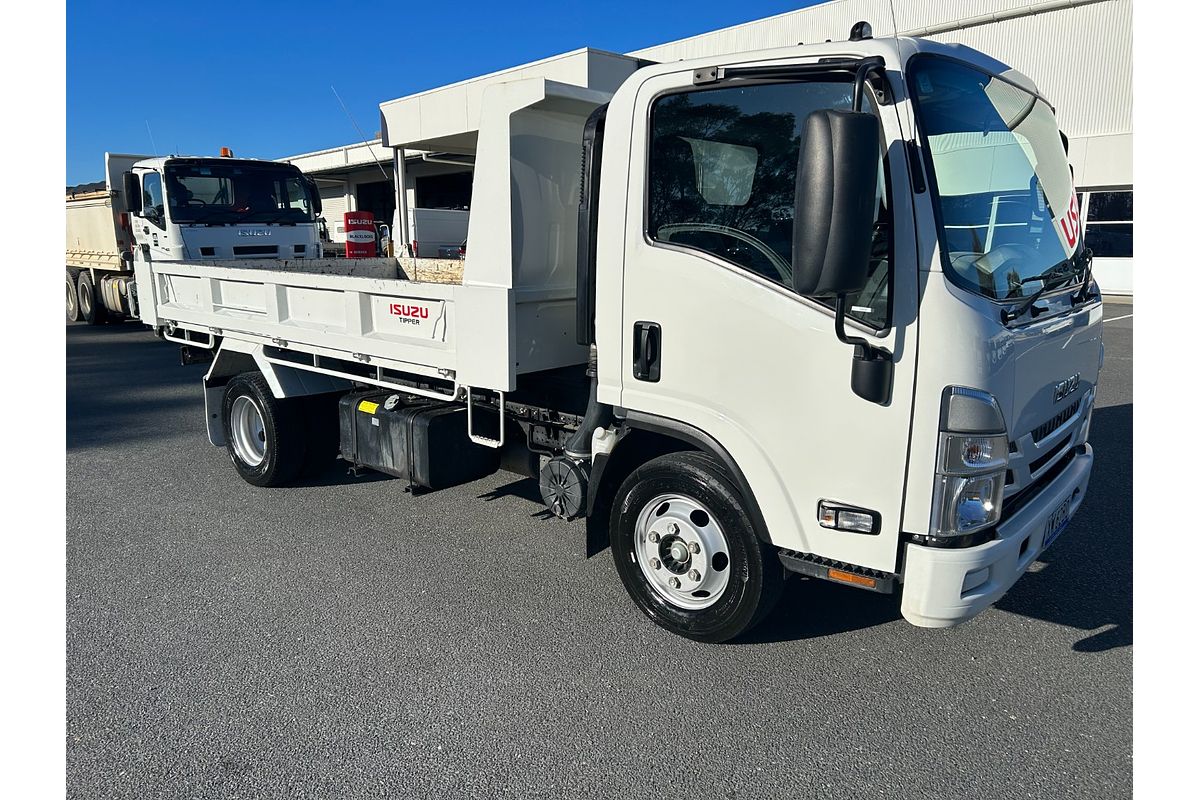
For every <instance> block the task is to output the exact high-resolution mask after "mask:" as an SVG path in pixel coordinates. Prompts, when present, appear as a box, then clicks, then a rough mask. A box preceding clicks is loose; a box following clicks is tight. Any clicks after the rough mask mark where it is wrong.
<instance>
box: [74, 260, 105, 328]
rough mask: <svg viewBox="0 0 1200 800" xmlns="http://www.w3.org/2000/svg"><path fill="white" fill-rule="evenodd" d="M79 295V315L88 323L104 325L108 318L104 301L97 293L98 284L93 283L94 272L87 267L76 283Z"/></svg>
mask: <svg viewBox="0 0 1200 800" xmlns="http://www.w3.org/2000/svg"><path fill="white" fill-rule="evenodd" d="M76 286H77V287H78V296H79V316H80V317H82V318H83V321H84V322H86V323H87V324H88V325H103V324H104V322H105V320H106V319H107V318H108V314H107V313H106V312H105V308H104V303H103V302H102V301H101V300H100V298H99V297H98V296H97V295H96V285H95V284H94V283H92V273H90V272H88V271H87V270H86V269H85V270H83V271H82V272H80V273H79V281H78V283H77V284H76Z"/></svg>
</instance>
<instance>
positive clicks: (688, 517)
mask: <svg viewBox="0 0 1200 800" xmlns="http://www.w3.org/2000/svg"><path fill="white" fill-rule="evenodd" d="M610 525H611V528H610V531H611V544H612V552H613V558H614V559H615V561H616V567H617V573H618V574H619V575H620V576H621V582H622V583H624V584H625V589H626V591H628V592H629V596H630V597H631V598H633V602H634V603H635V604H636V605H637V607H638V608H639V609H641V610H642V612H643V613H644V614H645V615H646V616H648V617H649V618H650V619H651V620H653V621H654V622H655V623H656V624H658V625H660V626H661V627H663V628H666V629H667V630H669V631H671V632H672V633H677V634H679V635H680V636H685V637H687V638H689V639H695V640H697V641H701V642H723V641H726V640H728V639H732V638H734V637H736V636H739V635H741V634H742V633H745V632H746V631H748V630H750V629H751V628H752V627H754V626H755V625H757V624H758V623H759V622H761V621H762V620H763V619H764V618H765V617H766V616H767V614H768V613H770V611H771V609H772V608H773V607H774V605H775V603H776V601H777V600H778V599H779V594H780V590H781V588H782V586H783V578H784V574H783V566H782V564H780V562H779V558H778V557H777V556H776V554H775V553H774V552H773V550H772V549H771V548H770V547H769V546H768V545H764V544H763V542H762V541H760V540H759V538H758V536H757V535H756V534H755V530H754V523H753V521H752V520H751V517H750V514H749V512H748V510H747V507H746V503H745V501H744V500H743V499H742V497H741V495H740V494H739V493H738V490H737V489H736V488H735V487H734V485H733V483H732V482H731V481H730V480H729V478H728V476H727V475H726V474H725V471H724V470H723V469H722V468H721V467H720V465H719V464H718V463H717V462H716V460H715V459H713V458H711V457H710V456H708V455H706V454H704V453H696V452H684V453H669V454H667V455H664V456H659V457H658V458H655V459H652V460H651V461H648V462H646V463H645V464H643V465H642V466H641V467H639V468H638V469H636V470H634V471H633V473H632V474H631V475H630V476H629V477H628V478H627V479H626V480H625V482H624V483H623V484H622V485H621V488H620V489H619V490H618V491H617V496H616V498H615V501H614V503H613V507H612V517H611V521H610Z"/></svg>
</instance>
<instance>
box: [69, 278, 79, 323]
mask: <svg viewBox="0 0 1200 800" xmlns="http://www.w3.org/2000/svg"><path fill="white" fill-rule="evenodd" d="M67 322H79V290H78V289H77V288H76V286H75V276H74V275H72V274H71V270H67Z"/></svg>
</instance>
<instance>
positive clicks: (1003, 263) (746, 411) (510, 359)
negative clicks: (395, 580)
mask: <svg viewBox="0 0 1200 800" xmlns="http://www.w3.org/2000/svg"><path fill="white" fill-rule="evenodd" d="M589 52H594V51H589ZM609 66H610V67H611V68H610V69H606V70H592V71H590V72H589V74H591V75H597V76H599V77H598V78H597V79H596V82H595V83H590V84H589V85H572V84H568V83H564V82H562V81H558V80H554V79H552V78H550V77H546V76H545V75H538V74H536V71H534V72H532V73H531V72H530V71H526V72H524V73H522V75H520V76H514V77H513V79H512V80H503V81H500V80H493V81H475V82H471V83H468V84H463V85H456V86H452V87H446V88H445V89H443V90H435V91H434V92H427V93H423V94H422V95H419V96H415V97H414V98H412V101H413V102H412V104H406V103H405V102H404V100H403V99H402V100H401V101H396V102H392V103H389V104H386V105H385V106H384V107H383V117H384V119H383V123H384V129H385V132H384V144H385V145H386V146H389V147H393V148H396V149H397V150H398V151H399V152H400V155H401V157H402V151H403V149H404V148H406V147H408V148H412V149H429V150H432V149H440V150H450V149H451V148H457V151H458V152H469V153H470V154H472V155H473V156H474V158H475V161H474V163H475V170H474V177H473V180H474V192H473V198H472V204H471V208H472V222H471V227H470V233H469V239H468V241H469V245H470V246H469V247H468V249H467V255H466V259H465V261H464V262H463V265H462V266H463V270H462V274H461V279H459V280H457V281H456V282H454V283H432V282H425V281H421V280H415V279H413V276H412V274H410V270H409V265H408V264H407V262H398V261H395V260H386V259H376V260H372V261H370V263H358V264H347V263H345V262H342V264H340V265H339V264H338V263H337V262H335V261H333V260H331V261H329V262H321V263H313V264H311V265H308V269H309V271H306V272H302V271H296V270H292V269H289V270H283V269H278V268H275V267H272V265H271V264H269V263H263V262H259V263H250V262H247V263H246V264H238V263H237V262H224V263H220V264H207V263H204V262H203V261H201V260H197V259H194V258H192V259H188V260H181V259H178V258H172V259H170V260H164V259H162V258H160V257H159V251H158V250H155V249H154V248H153V247H148V246H147V245H152V241H149V240H148V237H149V236H150V234H151V233H153V231H152V230H151V229H150V227H149V226H148V225H147V224H146V223H145V222H144V220H145V217H144V214H145V213H146V210H145V208H144V207H143V209H141V210H137V211H135V219H136V221H135V224H134V226H133V229H134V236H135V238H136V240H137V242H138V244H139V247H138V248H137V249H136V250H135V251H134V270H135V273H136V277H137V287H138V293H139V295H140V298H141V307H140V310H141V318H142V319H143V320H144V321H145V322H146V323H147V324H149V325H152V326H155V327H156V328H157V329H158V330H160V331H161V332H163V334H164V335H165V336H166V337H167V338H169V339H172V340H175V341H178V342H180V343H181V344H183V345H184V347H185V348H186V350H185V352H186V354H188V358H190V359H192V360H195V359H198V358H206V359H207V358H211V366H210V367H209V369H208V373H207V375H206V376H205V378H204V397H205V402H206V410H207V416H208V435H209V440H210V442H211V443H212V444H214V445H219V446H224V447H225V448H227V450H228V454H229V457H230V459H231V460H232V462H233V465H234V467H235V468H236V469H237V471H238V472H239V473H240V474H241V476H242V477H243V478H245V480H247V481H248V482H250V483H251V484H254V485H257V486H275V485H279V484H284V483H287V482H289V481H292V480H294V479H296V478H297V476H298V475H300V474H301V472H302V470H304V469H306V468H309V467H313V466H319V465H321V464H327V463H328V462H329V461H330V460H332V459H333V458H334V457H335V456H337V455H340V457H341V458H343V459H344V460H346V461H348V462H350V463H351V464H352V465H354V467H355V468H371V469H375V470H380V471H383V472H386V473H389V474H392V475H396V476H400V477H402V478H405V479H407V481H408V482H409V484H411V485H414V486H421V487H426V488H431V489H436V488H441V487H443V486H447V485H451V484H455V483H460V482H464V481H467V480H471V479H475V478H478V477H480V476H482V475H485V474H488V473H490V472H493V471H495V470H497V469H507V470H511V471H516V472H524V473H525V474H528V475H530V476H536V477H537V479H538V480H539V482H540V487H541V493H542V497H543V498H544V500H545V502H546V504H547V506H548V508H549V509H550V510H551V511H552V512H553V513H554V514H556V515H558V516H560V517H563V518H567V519H570V518H575V517H586V519H587V523H586V536H587V541H588V551H589V555H590V554H592V553H594V552H598V551H599V550H600V549H602V548H603V546H604V545H605V544H608V545H611V550H612V553H613V557H614V558H615V562H616V568H617V572H618V573H619V575H620V577H621V580H622V581H623V582H624V585H625V587H626V589H627V590H628V592H629V595H630V596H631V597H632V599H633V601H634V603H635V605H636V606H637V607H638V608H639V609H641V611H643V612H644V613H645V614H646V615H647V616H648V617H650V619H652V620H653V621H654V622H656V623H657V624H659V625H661V626H662V627H664V628H666V629H668V630H670V631H673V632H675V633H678V634H680V635H683V636H687V637H690V638H693V639H697V640H703V641H713V642H715V641H723V640H727V639H730V638H732V637H735V636H737V635H739V634H741V633H743V632H744V631H746V630H748V629H749V628H751V627H752V626H753V625H755V624H756V623H757V622H759V621H760V620H762V619H763V618H764V616H765V615H766V614H767V612H768V611H769V610H770V609H771V607H772V604H773V603H775V601H776V599H777V598H778V596H779V593H780V587H781V584H782V583H783V581H784V579H785V578H786V577H787V576H788V575H790V574H796V573H798V574H801V575H806V576H810V577H815V578H819V579H827V580H832V581H836V582H840V583H843V584H845V585H847V586H848V587H857V588H858V589H861V590H870V591H875V592H881V593H900V595H901V598H900V606H901V611H902V613H903V615H904V617H905V618H906V619H907V620H909V621H910V622H911V623H913V624H915V625H919V626H926V627H944V626H950V625H954V624H956V623H960V622H963V621H964V620H967V619H969V618H971V617H973V616H974V615H976V614H978V613H979V612H981V611H982V610H984V609H985V608H986V607H987V606H989V605H990V604H992V603H994V602H995V601H996V600H997V599H998V598H1000V597H1001V595H1003V594H1004V592H1005V591H1006V590H1007V589H1008V588H1009V587H1010V586H1011V585H1012V584H1013V583H1014V582H1015V581H1016V580H1017V579H1018V578H1019V577H1020V576H1021V574H1022V573H1023V572H1024V571H1025V569H1026V568H1027V567H1028V566H1029V565H1030V563H1031V562H1032V561H1033V560H1034V559H1035V558H1037V557H1038V555H1039V554H1040V553H1041V552H1042V551H1043V550H1044V549H1045V548H1047V547H1049V546H1050V544H1051V542H1052V541H1053V540H1054V539H1055V538H1056V537H1057V536H1058V535H1059V534H1060V533H1061V531H1062V530H1063V528H1064V527H1065V526H1066V525H1067V522H1068V521H1069V520H1070V518H1071V516H1072V515H1073V514H1074V513H1075V512H1076V510H1077V509H1078V508H1079V504H1080V503H1081V502H1082V500H1083V496H1084V492H1085V491H1086V489H1087V484H1088V477H1089V474H1090V472H1091V468H1092V451H1091V448H1090V447H1089V445H1088V444H1087V438H1088V427H1089V424H1090V421H1091V418H1092V406H1093V401H1094V399H1095V392H1096V382H1097V379H1098V374H1099V370H1100V367H1101V363H1102V361H1103V345H1102V342H1101V306H1100V297H1099V290H1098V287H1097V286H1096V284H1095V282H1094V281H1093V280H1092V279H1091V275H1090V261H1089V256H1090V254H1089V253H1088V252H1087V251H1085V250H1083V249H1081V243H1080V237H1079V221H1078V210H1077V204H1076V198H1075V192H1074V189H1073V185H1072V174H1071V168H1070V167H1069V165H1068V160H1067V153H1066V147H1065V141H1066V140H1065V139H1064V138H1063V137H1062V136H1061V134H1060V132H1059V130H1058V128H1057V126H1056V124H1055V119H1054V114H1053V110H1052V107H1051V105H1050V103H1049V102H1048V101H1047V100H1046V99H1044V98H1042V97H1041V96H1040V95H1039V94H1038V90H1037V89H1036V87H1035V86H1034V85H1033V84H1032V83H1031V82H1030V81H1029V80H1028V79H1027V78H1026V77H1025V76H1023V75H1021V74H1019V73H1017V72H1015V71H1013V70H1011V69H1009V68H1008V67H1006V66H1005V65H1004V64H1001V63H999V62H997V61H995V60H994V59H992V58H989V57H988V56H986V55H984V54H982V53H979V52H976V51H974V50H971V49H968V48H966V47H962V46H955V45H946V44H940V43H936V42H931V41H924V40H913V39H904V38H901V39H887V40H874V39H871V38H869V36H867V35H865V34H864V32H863V31H862V29H861V28H859V29H858V30H857V31H856V32H855V34H854V35H852V37H851V40H850V41H847V42H831V43H826V44H820V45H813V46H800V47H795V48H786V49H775V50H766V51H761V52H752V53H743V54H739V55H726V56H719V57H710V58H704V59H700V60H695V61H682V62H677V63H671V64H646V63H645V62H636V61H633V60H632V59H628V60H626V61H625V62H620V63H617V64H615V65H614V64H610V65H609ZM618 67H619V69H618ZM605 81H607V83H605ZM471 93H474V94H471ZM427 108H440V109H446V112H445V114H437V115H435V114H432V113H426V114H423V115H422V114H419V113H417V112H418V110H419V109H427ZM456 120H457V122H456ZM451 124H456V125H458V126H459V127H458V129H457V130H450V129H448V128H447V126H448V125H451ZM581 145H582V147H581ZM581 156H582V158H581ZM172 255H177V254H175V253H172ZM339 270H342V271H343V274H339V272H338V271H339ZM347 535H351V534H349V533H348V534H347ZM397 535H398V536H403V531H397ZM562 569H569V566H567V565H554V569H553V570H551V572H554V573H557V572H559V571H560V570H562Z"/></svg>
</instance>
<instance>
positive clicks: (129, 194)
mask: <svg viewBox="0 0 1200 800" xmlns="http://www.w3.org/2000/svg"><path fill="white" fill-rule="evenodd" d="M121 178H122V187H121V188H122V191H123V193H124V195H125V210H126V211H128V212H129V213H130V214H139V213H141V210H142V187H141V186H140V185H139V183H138V179H137V175H134V174H133V173H132V172H126V173H124V174H123V175H122V176H121Z"/></svg>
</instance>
